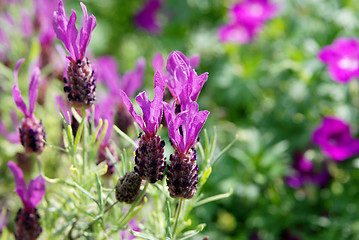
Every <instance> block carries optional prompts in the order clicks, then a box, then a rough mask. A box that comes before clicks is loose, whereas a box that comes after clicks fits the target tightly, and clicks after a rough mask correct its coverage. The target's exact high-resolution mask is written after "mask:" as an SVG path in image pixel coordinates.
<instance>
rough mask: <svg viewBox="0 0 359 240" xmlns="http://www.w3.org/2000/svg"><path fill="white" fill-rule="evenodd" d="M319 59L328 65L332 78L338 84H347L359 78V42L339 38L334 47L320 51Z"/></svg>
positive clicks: (327, 47) (355, 39)
mask: <svg viewBox="0 0 359 240" xmlns="http://www.w3.org/2000/svg"><path fill="white" fill-rule="evenodd" d="M318 58H319V59H320V60H321V61H323V62H324V63H326V64H328V71H329V74H330V76H331V77H332V78H333V79H334V80H335V81H337V82H340V83H347V82H349V81H350V80H352V79H353V78H356V77H359V40H358V39H357V38H338V39H336V40H335V41H334V42H333V44H332V45H330V46H326V47H324V48H322V50H320V52H319V54H318Z"/></svg>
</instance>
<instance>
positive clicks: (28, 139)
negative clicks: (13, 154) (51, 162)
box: [12, 59, 46, 153]
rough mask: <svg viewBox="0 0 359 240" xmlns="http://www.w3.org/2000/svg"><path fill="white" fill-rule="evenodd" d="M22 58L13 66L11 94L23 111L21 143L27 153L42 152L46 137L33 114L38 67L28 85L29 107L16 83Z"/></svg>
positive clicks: (40, 124) (38, 73)
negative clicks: (13, 80) (13, 83)
mask: <svg viewBox="0 0 359 240" xmlns="http://www.w3.org/2000/svg"><path fill="white" fill-rule="evenodd" d="M23 61H24V59H20V60H19V61H18V62H17V63H16V66H15V70H14V79H15V85H14V87H13V89H12V95H13V98H14V102H15V104H16V106H17V107H18V108H19V109H20V111H22V112H23V114H24V115H25V118H23V120H22V122H21V127H20V128H19V132H20V140H21V144H22V145H23V146H24V147H25V150H26V152H28V153H42V151H43V150H44V147H45V143H44V140H45V138H46V136H45V131H44V128H43V126H42V123H41V121H39V120H38V119H37V118H36V117H35V116H34V109H35V103H36V100H37V85H38V83H39V79H40V69H39V68H35V69H34V71H33V73H32V75H31V81H30V86H29V108H27V107H26V104H25V102H24V100H23V98H22V96H21V91H20V90H19V84H18V77H17V76H18V71H19V68H20V65H21V64H22V63H23Z"/></svg>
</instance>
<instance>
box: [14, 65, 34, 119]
mask: <svg viewBox="0 0 359 240" xmlns="http://www.w3.org/2000/svg"><path fill="white" fill-rule="evenodd" d="M23 62H24V59H23V58H22V59H20V60H19V61H17V63H16V66H15V70H14V79H15V85H14V87H13V89H12V96H13V98H14V102H15V104H16V106H17V107H18V108H19V109H20V110H21V111H22V112H23V114H24V115H25V116H26V117H29V116H30V114H29V113H28V111H27V108H26V104H25V102H24V100H23V98H22V96H21V91H20V89H19V84H18V80H17V76H18V72H19V68H20V65H21V64H22V63H23Z"/></svg>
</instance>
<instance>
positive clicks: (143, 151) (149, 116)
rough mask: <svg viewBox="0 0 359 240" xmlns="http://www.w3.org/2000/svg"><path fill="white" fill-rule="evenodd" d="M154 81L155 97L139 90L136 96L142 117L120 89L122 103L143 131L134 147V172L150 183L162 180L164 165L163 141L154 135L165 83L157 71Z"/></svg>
mask: <svg viewBox="0 0 359 240" xmlns="http://www.w3.org/2000/svg"><path fill="white" fill-rule="evenodd" d="M154 81H155V89H154V91H155V97H154V99H153V101H150V100H149V99H148V97H147V94H146V93H145V92H141V93H140V94H138V95H137V97H136V101H137V103H138V105H139V106H140V107H141V109H142V112H143V117H140V116H139V115H138V114H137V113H136V112H135V110H134V108H133V105H132V103H131V101H130V100H129V99H128V97H127V95H126V93H124V92H123V91H121V94H122V98H123V103H124V104H125V106H126V107H127V109H128V110H129V112H130V113H131V115H132V116H133V118H134V119H135V121H136V122H137V124H138V125H139V126H140V128H141V129H142V130H143V131H144V134H141V135H140V142H139V145H138V148H137V149H136V157H135V163H136V166H135V172H137V173H138V175H139V176H140V177H141V178H142V179H146V180H148V181H150V182H151V183H155V182H156V181H157V180H162V178H163V171H164V168H165V165H166V162H165V160H164V157H163V152H164V149H163V147H164V145H165V143H164V141H163V140H162V141H161V137H160V136H159V135H156V134H157V130H158V127H159V125H160V123H161V119H162V111H163V105H162V100H163V91H164V90H165V84H164V81H163V79H162V77H161V74H160V73H158V72H156V74H155V76H154Z"/></svg>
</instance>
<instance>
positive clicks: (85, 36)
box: [79, 2, 96, 57]
mask: <svg viewBox="0 0 359 240" xmlns="http://www.w3.org/2000/svg"><path fill="white" fill-rule="evenodd" d="M80 5H81V8H82V11H83V14H84V24H83V27H82V28H81V31H80V44H79V45H80V54H81V57H84V55H85V53H86V48H87V46H88V45H89V43H90V39H91V32H92V31H93V30H94V29H95V27H96V18H95V16H93V15H91V16H90V18H89V17H88V13H87V8H86V6H85V4H83V3H82V2H81V3H80Z"/></svg>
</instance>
